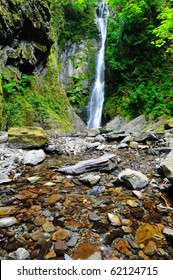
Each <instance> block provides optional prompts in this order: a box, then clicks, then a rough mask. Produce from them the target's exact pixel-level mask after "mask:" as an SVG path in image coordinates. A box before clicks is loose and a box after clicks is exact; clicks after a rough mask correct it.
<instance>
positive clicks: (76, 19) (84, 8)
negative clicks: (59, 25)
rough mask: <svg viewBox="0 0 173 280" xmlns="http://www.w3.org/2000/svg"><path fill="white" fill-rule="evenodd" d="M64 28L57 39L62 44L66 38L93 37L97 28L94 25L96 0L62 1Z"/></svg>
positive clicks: (75, 39)
mask: <svg viewBox="0 0 173 280" xmlns="http://www.w3.org/2000/svg"><path fill="white" fill-rule="evenodd" d="M62 4H63V8H64V30H63V32H62V33H61V36H60V39H59V41H60V42H61V44H64V43H65V41H66V40H68V39H70V40H72V41H78V40H80V39H82V38H86V37H89V38H92V37H95V34H96V32H97V28H96V26H95V25H94V17H95V9H94V8H93V7H94V6H95V5H96V4H97V1H89V0H81V1H79V0H78V1H63V2H62Z"/></svg>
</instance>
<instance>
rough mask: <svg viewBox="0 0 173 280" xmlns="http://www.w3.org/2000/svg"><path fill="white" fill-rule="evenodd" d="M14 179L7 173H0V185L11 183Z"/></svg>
mask: <svg viewBox="0 0 173 280" xmlns="http://www.w3.org/2000/svg"><path fill="white" fill-rule="evenodd" d="M11 181H12V180H11V179H10V178H9V177H8V175H7V174H5V173H0V185H1V184H6V183H10V182H11Z"/></svg>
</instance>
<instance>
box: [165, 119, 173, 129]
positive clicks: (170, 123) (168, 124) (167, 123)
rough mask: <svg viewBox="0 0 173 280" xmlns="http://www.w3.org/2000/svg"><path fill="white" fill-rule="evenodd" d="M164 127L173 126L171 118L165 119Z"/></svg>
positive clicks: (169, 127)
mask: <svg viewBox="0 0 173 280" xmlns="http://www.w3.org/2000/svg"><path fill="white" fill-rule="evenodd" d="M164 128H165V129H171V128H173V118H171V119H169V120H167V121H166V122H165V124H164Z"/></svg>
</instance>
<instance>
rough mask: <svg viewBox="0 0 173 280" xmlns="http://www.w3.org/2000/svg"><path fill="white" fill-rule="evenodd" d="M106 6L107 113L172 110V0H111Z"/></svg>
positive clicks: (148, 113)
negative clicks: (107, 21) (107, 20)
mask: <svg viewBox="0 0 173 280" xmlns="http://www.w3.org/2000/svg"><path fill="white" fill-rule="evenodd" d="M109 9H110V17H109V24H108V40H107V52H106V59H107V67H108V69H109V72H110V73H111V78H110V77H109V75H107V79H108V81H107V85H108V88H107V98H106V104H105V109H104V111H105V113H106V114H108V115H109V117H113V116H114V115H116V114H117V113H119V114H121V115H125V116H127V117H129V118H132V117H136V116H138V115H139V114H142V113H144V114H145V115H146V116H150V117H151V118H157V117H159V116H160V115H162V114H166V115H168V116H169V115H173V57H172V55H173V1H172V0H170V1H167V0H128V1H127V0H123V1H119V0H109ZM109 85H111V87H110V86H109Z"/></svg>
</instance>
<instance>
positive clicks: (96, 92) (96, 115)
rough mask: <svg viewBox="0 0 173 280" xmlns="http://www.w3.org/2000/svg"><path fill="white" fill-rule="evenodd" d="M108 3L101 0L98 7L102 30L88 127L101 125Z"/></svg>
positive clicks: (89, 108)
mask: <svg viewBox="0 0 173 280" xmlns="http://www.w3.org/2000/svg"><path fill="white" fill-rule="evenodd" d="M108 14H109V11H108V4H107V3H106V2H104V1H103V0H101V2H100V3H99V5H98V7H97V18H96V21H97V26H98V30H99V32H100V42H99V51H98V54H97V61H96V77H95V84H94V88H93V90H92V93H91V97H90V101H89V104H88V124H87V126H88V128H97V127H100V126H101V119H102V109H103V102H104V84H105V81H104V70H105V61H104V56H105V42H106V35H107V18H108Z"/></svg>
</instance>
